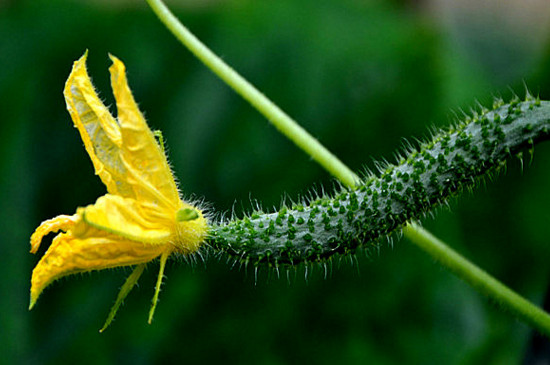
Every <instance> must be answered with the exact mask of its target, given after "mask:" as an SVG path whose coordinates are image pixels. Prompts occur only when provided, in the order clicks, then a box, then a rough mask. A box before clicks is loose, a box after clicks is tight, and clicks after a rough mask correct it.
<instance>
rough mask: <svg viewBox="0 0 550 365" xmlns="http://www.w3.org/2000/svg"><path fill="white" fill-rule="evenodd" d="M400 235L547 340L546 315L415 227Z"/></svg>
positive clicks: (549, 333) (549, 318)
mask: <svg viewBox="0 0 550 365" xmlns="http://www.w3.org/2000/svg"><path fill="white" fill-rule="evenodd" d="M403 233H404V234H405V236H406V237H407V238H409V239H410V240H411V241H412V242H413V243H414V244H416V245H417V246H418V247H419V248H420V249H422V250H424V251H425V252H427V253H428V254H430V256H432V257H433V258H434V259H436V260H437V261H439V262H440V263H441V264H442V265H443V266H445V267H446V268H448V269H449V270H450V271H452V272H453V273H455V274H456V275H457V276H458V277H460V278H461V279H462V280H464V281H466V282H467V283H468V284H470V285H471V286H473V287H474V288H475V289H476V290H477V291H478V292H480V293H482V294H484V295H486V296H488V297H489V298H491V299H492V300H494V301H496V302H497V303H498V304H500V305H502V307H503V308H505V309H506V310H508V311H509V312H510V313H512V314H513V315H515V316H517V317H518V318H519V319H521V320H523V321H524V322H526V323H528V324H529V325H531V326H533V327H534V328H536V329H538V330H539V331H540V332H542V333H544V334H546V335H547V336H550V316H549V315H548V313H546V312H544V311H543V310H542V309H540V308H538V307H537V306H535V305H533V304H531V303H530V302H528V301H527V300H525V299H524V298H523V297H521V296H519V295H518V294H516V293H515V292H514V291H512V290H510V289H509V288H508V287H506V286H505V285H503V284H502V283H501V282H499V281H498V280H496V279H495V278H493V277H492V276H491V275H489V274H487V273H486V272H485V271H483V270H482V269H480V268H479V267H477V266H476V265H474V264H473V263H472V262H470V261H468V259H466V258H464V257H463V256H461V255H459V254H458V253H457V252H456V251H454V250H453V249H451V248H450V247H449V246H447V245H445V244H444V243H443V242H442V241H440V240H439V239H438V238H437V237H434V236H433V235H432V234H430V232H427V231H426V230H425V229H423V228H422V227H420V226H419V225H418V224H416V223H409V225H408V226H406V227H405V228H404V229H403Z"/></svg>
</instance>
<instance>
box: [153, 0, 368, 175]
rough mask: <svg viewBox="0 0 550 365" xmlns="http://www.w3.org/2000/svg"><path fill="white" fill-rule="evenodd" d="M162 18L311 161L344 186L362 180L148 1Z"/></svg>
mask: <svg viewBox="0 0 550 365" xmlns="http://www.w3.org/2000/svg"><path fill="white" fill-rule="evenodd" d="M147 2H148V3H149V6H151V8H152V9H153V11H154V12H155V14H157V16H158V17H159V19H160V20H161V21H162V22H163V23H164V25H166V27H167V28H168V29H169V30H170V31H171V32H172V33H173V34H174V35H175V36H176V38H177V39H178V40H179V41H180V42H181V43H183V45H184V46H185V47H187V48H188V49H189V50H190V51H191V52H192V53H193V54H194V55H195V56H196V57H197V58H198V59H200V60H201V61H202V62H203V63H204V64H205V65H206V66H207V67H208V68H209V69H210V70H212V71H213V72H214V73H215V74H216V75H218V77H220V78H221V79H222V80H223V81H224V82H225V83H226V84H227V85H229V86H230V87H231V88H233V90H235V91H236V92H237V94H239V95H240V96H242V97H243V98H244V99H245V100H247V101H248V102H249V103H250V104H252V106H253V107H254V108H256V109H257V110H258V111H259V112H260V113H261V114H263V115H264V116H265V117H266V118H267V119H268V120H269V121H270V122H271V123H272V124H273V125H274V126H275V127H276V128H277V129H278V130H279V131H280V132H281V133H283V134H284V135H285V136H286V137H288V138H289V139H290V140H291V141H293V142H294V143H295V144H296V145H297V146H298V147H299V148H301V149H302V150H303V151H305V152H306V153H307V154H308V155H310V156H311V158H312V159H313V160H315V161H317V162H318V163H319V164H320V165H321V166H323V167H324V168H325V169H326V170H327V171H328V172H329V173H331V174H332V175H333V176H335V177H336V178H337V179H338V180H340V181H341V182H342V183H343V184H345V185H347V186H354V185H355V183H356V182H357V181H358V180H359V178H358V177H357V175H355V173H354V172H353V171H351V170H350V169H349V168H348V167H347V166H346V165H344V164H343V163H342V161H340V160H339V159H338V158H337V157H336V156H334V155H333V154H332V153H331V152H330V151H328V150H327V149H326V148H325V147H324V146H323V145H322V144H320V143H319V141H317V140H316V139H315V138H313V137H312V136H311V135H310V134H309V133H308V132H307V131H306V130H305V129H303V128H302V127H301V126H300V125H299V124H298V123H296V122H295V121H294V120H293V119H292V118H290V117H289V116H288V115H287V114H286V113H285V112H283V111H282V110H281V109H280V108H279V107H278V106H277V105H275V104H274V103H273V102H272V101H271V100H269V99H268V98H266V97H265V95H264V94H262V93H261V92H260V91H258V89H256V88H255V87H254V86H253V85H252V84H250V83H249V82H248V81H247V80H245V79H244V78H243V77H242V76H241V75H239V74H238V73H237V72H235V70H233V69H232V68H231V67H230V66H228V65H227V64H226V63H225V62H223V61H222V60H221V59H220V58H219V57H218V56H216V55H215V54H214V53H213V52H212V51H211V50H210V49H208V48H207V47H206V46H205V45H204V44H203V43H202V42H201V41H200V40H198V39H197V37H195V36H194V35H193V34H192V33H191V32H190V31H189V30H188V29H187V28H186V27H185V26H184V25H183V24H181V22H180V21H179V20H178V19H177V18H176V17H175V16H174V15H173V14H172V13H171V12H170V10H169V9H168V8H167V7H166V5H164V3H163V2H162V1H161V0H147Z"/></svg>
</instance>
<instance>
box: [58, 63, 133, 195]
mask: <svg viewBox="0 0 550 365" xmlns="http://www.w3.org/2000/svg"><path fill="white" fill-rule="evenodd" d="M86 56H87V53H86V54H84V56H82V57H81V58H80V59H79V60H78V61H75V62H74V65H73V69H72V71H71V74H70V75H69V78H68V79H67V82H66V83H65V90H64V91H63V94H64V95H65V102H66V103H67V110H68V111H69V113H70V114H71V118H72V120H73V122H74V125H75V127H76V128H78V131H79V132H80V136H81V137H82V141H83V142H84V146H85V147H86V151H87V152H88V154H89V155H90V159H91V160H92V163H93V165H94V168H95V172H96V174H97V175H99V177H100V178H101V181H103V183H104V184H105V186H107V191H108V192H109V193H111V194H119V195H121V196H127V197H133V196H134V195H133V189H132V187H131V185H129V184H128V183H126V182H125V175H126V169H125V167H124V164H123V163H122V161H121V159H120V155H119V150H120V145H121V144H122V136H121V134H120V128H119V126H118V123H117V122H116V120H115V119H114V118H113V117H112V116H111V114H110V113H109V110H108V109H107V107H106V106H105V105H103V103H102V102H101V100H99V97H98V96H97V93H96V92H95V90H94V87H93V85H92V82H91V80H90V77H89V76H88V72H87V71H86Z"/></svg>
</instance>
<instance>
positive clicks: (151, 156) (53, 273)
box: [30, 53, 208, 330]
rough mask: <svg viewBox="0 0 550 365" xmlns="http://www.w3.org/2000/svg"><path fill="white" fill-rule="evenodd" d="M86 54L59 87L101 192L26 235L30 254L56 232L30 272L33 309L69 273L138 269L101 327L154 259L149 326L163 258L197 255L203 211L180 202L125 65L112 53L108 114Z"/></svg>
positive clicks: (204, 225)
mask: <svg viewBox="0 0 550 365" xmlns="http://www.w3.org/2000/svg"><path fill="white" fill-rule="evenodd" d="M86 57H87V53H85V54H84V56H82V57H81V58H80V59H79V60H77V61H75V62H74V65H73V68H72V71H71V74H70V75H69V78H68V79H67V82H66V84H65V90H64V93H63V94H64V96H65V102H66V104H67V110H68V111H69V114H70V115H71V118H72V120H73V123H74V126H75V127H76V128H77V129H78V131H79V133H80V136H81V138H82V141H83V142H84V147H85V148H86V151H87V152H88V154H89V156H90V159H91V160H92V164H93V167H94V169H95V173H96V175H98V176H99V178H100V179H101V181H102V182H103V183H104V184H105V186H106V188H107V194H105V195H104V196H101V197H99V198H98V199H97V201H96V202H95V203H94V204H91V205H88V206H86V207H81V208H78V209H77V211H76V214H74V215H72V216H68V215H61V216H58V217H56V218H53V219H50V220H47V221H45V222H43V223H42V224H41V225H40V226H39V227H38V228H37V229H36V231H35V232H34V233H33V234H32V236H31V252H32V253H36V252H37V251H38V248H39V246H40V243H41V241H42V238H43V237H44V236H46V235H47V234H48V233H51V232H58V231H62V233H60V234H58V235H57V236H56V237H55V238H54V239H53V241H52V244H51V246H50V247H49V249H48V250H47V252H46V253H45V254H44V256H43V257H42V258H41V259H40V261H39V262H38V264H37V265H36V267H35V268H34V270H33V274H32V278H31V304H30V307H31V308H32V306H33V305H34V304H35V303H36V300H37V299H38V297H39V296H40V294H41V293H42V291H43V290H44V289H45V288H46V287H47V286H48V285H50V284H51V283H52V282H53V281H55V280H57V279H59V278H61V277H63V276H66V275H71V274H74V273H79V272H85V271H92V270H102V269H106V268H113V267H120V266H132V265H137V269H136V270H135V271H134V272H133V274H132V275H130V277H129V279H128V280H127V282H126V283H125V284H124V285H123V287H122V289H121V292H120V293H119V296H118V297H117V300H116V303H115V305H114V306H113V308H112V309H111V312H110V313H109V316H108V320H107V321H106V323H105V326H104V327H103V328H102V330H104V329H105V328H106V327H107V326H108V325H109V323H110V322H111V321H112V320H113V318H114V316H115V313H116V311H117V309H118V307H119V306H120V304H121V303H122V301H123V299H124V298H125V297H126V295H127V294H128V293H129V292H130V289H131V288H132V287H133V286H134V285H135V283H136V282H137V280H138V278H139V276H140V275H141V273H142V271H143V268H144V265H145V264H146V263H148V262H151V261H153V260H155V259H157V258H160V262H161V265H160V272H159V276H158V280H157V285H156V290H155V295H154V297H153V298H154V299H153V304H152V309H151V311H150V316H149V322H150V321H151V320H152V315H153V313H154V309H155V308H156V302H157V299H158V294H159V290H160V286H161V281H162V276H163V270H164V266H165V263H166V260H167V259H168V257H170V255H172V254H173V253H175V252H179V253H182V254H192V253H194V252H196V251H197V250H198V249H199V248H200V246H201V244H202V243H203V242H204V240H205V239H206V236H207V229H208V223H207V220H206V219H205V217H204V215H203V213H202V211H201V210H200V209H198V208H197V207H194V206H192V205H190V204H189V203H187V202H185V201H183V200H182V199H181V198H180V194H179V192H178V189H177V186H176V182H175V179H174V176H173V174H172V171H171V170H170V167H169V164H168V161H167V159H166V155H165V154H164V148H163V146H160V145H159V143H158V142H157V140H156V139H155V133H154V132H152V131H151V129H150V128H149V126H148V125H147V123H146V121H145V118H144V117H143V115H142V113H141V112H140V110H139V109H138V107H137V103H136V102H135V100H134V97H133V95H132V92H131V91H130V88H129V86H128V82H127V79H126V71H125V66H124V64H123V63H122V61H120V60H119V59H118V58H116V57H114V56H112V55H110V56H109V57H110V58H111V60H112V62H113V64H112V66H111V67H110V68H109V72H110V74H111V86H112V89H113V94H114V96H115V100H116V107H117V117H116V118H115V117H113V116H112V115H111V113H110V112H109V110H108V109H107V107H106V106H105V105H104V104H103V103H102V102H101V100H100V99H99V97H98V95H97V93H96V92H95V90H94V87H93V85H92V82H91V80H90V77H89V76H88V72H87V70H86Z"/></svg>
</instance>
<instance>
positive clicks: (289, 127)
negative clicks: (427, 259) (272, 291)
mask: <svg viewBox="0 0 550 365" xmlns="http://www.w3.org/2000/svg"><path fill="white" fill-rule="evenodd" d="M147 2H148V3H149V5H150V6H151V8H152V9H153V11H154V12H155V13H156V15H157V16H158V17H159V19H160V20H161V21H162V22H163V23H164V24H165V25H166V27H167V28H168V29H169V30H170V31H171V32H172V33H173V34H174V35H175V36H176V38H178V39H179V40H180V41H181V42H182V43H183V45H184V46H185V47H187V48H188V49H189V50H190V51H191V52H192V53H193V54H194V55H195V56H196V57H197V58H199V59H200V60H201V61H202V62H203V63H204V64H205V65H206V66H207V67H208V68H210V69H211V70H212V71H213V72H214V73H215V74H216V75H218V76H219V77H220V78H221V79H222V80H223V81H225V82H226V83H227V84H228V85H229V86H230V87H232V88H233V89H234V90H235V91H236V92H237V93H238V94H239V95H241V96H242V97H243V98H244V99H246V100H247V101H248V102H249V103H250V104H251V105H252V106H254V107H255V108H256V109H257V110H258V111H259V112H260V113H261V114H263V115H264V116H265V117H266V118H267V119H268V120H269V121H270V122H271V123H272V124H273V125H274V126H275V127H276V128H277V129H278V130H279V131H280V132H281V133H283V134H284V135H285V136H287V137H288V138H289V139H290V140H292V141H293V142H294V143H295V144H296V145H297V146H298V147H299V148H301V149H302V150H303V151H305V152H306V153H307V154H309V155H310V156H311V157H312V158H313V159H314V160H315V161H317V162H318V163H319V164H320V165H321V166H323V167H324V168H325V169H326V170H327V171H328V172H330V173H331V174H332V175H333V176H335V177H336V178H337V179H338V180H340V181H341V182H342V183H343V184H345V185H346V186H348V187H356V186H357V185H358V184H359V183H360V179H359V178H358V177H357V175H356V174H355V173H353V171H351V170H350V169H349V168H348V167H347V166H346V165H344V164H343V163H342V162H341V161H340V160H339V159H338V158H337V157H336V156H334V155H333V154H332V153H330V152H329V151H328V150H327V149H326V148H325V147H324V146H323V145H321V144H320V143H319V142H318V141H317V140H316V139H315V138H313V137H312V136H311V135H310V134H309V133H308V132H307V131H305V130H304V129H303V128H302V127H300V126H299V125H298V124H297V123H296V122H295V121H294V120H292V118H290V117H289V116H288V115H287V114H286V113H284V112H283V111H282V110H281V109H280V108H279V107H278V106H276V105H275V104H274V103H273V102H271V101H270V100H269V99H267V98H266V97H265V96H264V95H263V94H262V93H261V92H259V91H258V90H257V89H256V88H255V87H254V86H252V85H251V84H250V83H249V82H248V81H246V80H245V79H244V78H243V77H242V76H240V75H239V74H238V73H236V72H235V71H234V70H233V69H232V68H231V67H229V66H228V65H227V64H225V63H224V62H223V61H222V60H221V59H220V58H219V57H217V56H216V55H215V54H214V53H213V52H212V51H210V50H209V49H208V48H207V47H206V46H205V45H204V44H203V43H202V42H200V41H199V40H198V39H197V38H196V37H195V36H194V35H193V34H192V33H191V32H190V31H189V30H188V29H187V28H185V26H183V25H182V24H181V23H180V22H179V20H178V19H177V18H176V17H175V16H174V15H173V14H172V13H171V12H170V10H169V9H168V8H167V7H166V6H165V5H164V4H163V2H162V1H161V0H147ZM228 223H232V222H228ZM247 224H249V223H247ZM215 229H217V228H216V227H215ZM221 231H222V230H219V231H218V232H221ZM404 232H405V235H406V236H407V237H408V238H409V239H410V240H411V241H412V242H413V243H414V244H416V245H417V246H418V247H419V248H421V249H422V250H424V251H426V252H427V253H428V254H430V255H431V256H433V257H435V258H436V259H438V260H439V261H440V262H441V264H442V265H444V266H446V267H447V268H449V269H450V270H451V271H452V272H454V273H455V274H456V275H458V276H459V277H461V278H462V279H464V280H465V281H466V282H468V283H470V284H471V285H473V286H474V288H475V289H476V290H478V291H479V292H481V293H482V294H485V295H487V296H489V297H491V298H494V299H495V300H497V301H498V302H499V303H500V304H501V305H502V306H503V307H504V308H506V309H508V310H509V311H510V312H511V313H513V314H515V315H516V316H518V317H519V318H521V319H522V320H524V321H526V322H527V323H529V324H531V325H533V326H534V327H536V328H538V329H539V330H541V331H542V332H544V333H546V334H547V335H550V316H549V315H548V314H546V313H545V312H543V311H542V310H540V309H539V308H537V307H536V306H534V305H533V304H531V303H529V302H528V301H526V300H525V299H523V298H522V297H520V296H519V295H517V294H516V293H514V292H513V291H512V290H510V289H508V288H507V287H506V286H504V285H503V284H501V283H500V282H498V281H497V280H496V279H494V278H493V277H491V276H490V275H488V274H487V273H485V272H484V271H483V270H481V269H479V268H478V267H477V266H475V265H474V264H472V263H471V262H469V261H468V260H466V259H465V258H463V257H462V256H460V255H459V254H458V253H457V252H455V251H453V250H452V249H450V248H449V247H447V246H446V245H445V244H444V243H443V242H441V241H440V240H438V239H437V238H436V237H434V236H433V235H431V234H430V233H429V232H427V231H425V230H424V229H422V228H421V227H419V226H417V225H416V224H409V225H407V226H406V227H405V228H404ZM222 236H223V233H222V234H221V236H219V237H222ZM265 238H266V239H268V238H269V237H265ZM214 239H215V237H214ZM316 249H317V248H316V247H314V248H313V251H312V252H313V255H314V256H315V255H316V254H315V250H316ZM308 252H311V250H310V251H308ZM268 254H271V251H269V252H266V255H268ZM268 256H269V255H268ZM317 257H319V256H317Z"/></svg>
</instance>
